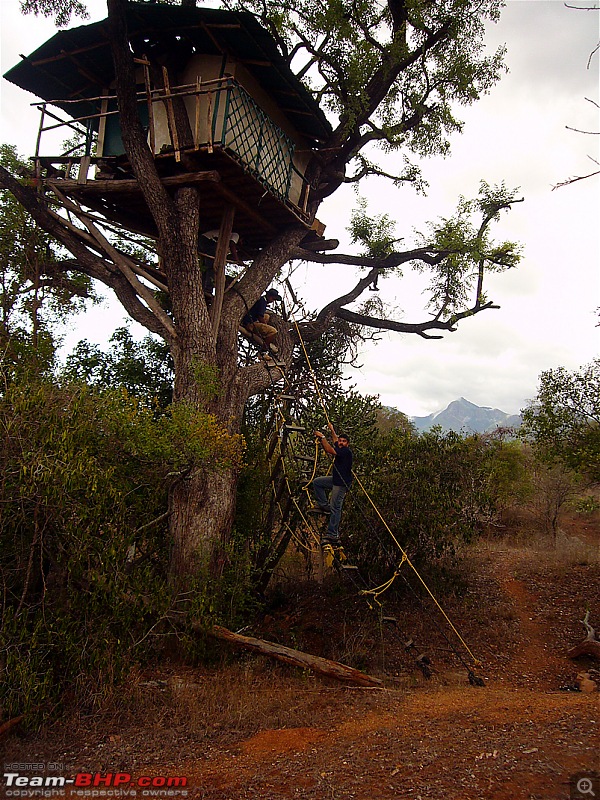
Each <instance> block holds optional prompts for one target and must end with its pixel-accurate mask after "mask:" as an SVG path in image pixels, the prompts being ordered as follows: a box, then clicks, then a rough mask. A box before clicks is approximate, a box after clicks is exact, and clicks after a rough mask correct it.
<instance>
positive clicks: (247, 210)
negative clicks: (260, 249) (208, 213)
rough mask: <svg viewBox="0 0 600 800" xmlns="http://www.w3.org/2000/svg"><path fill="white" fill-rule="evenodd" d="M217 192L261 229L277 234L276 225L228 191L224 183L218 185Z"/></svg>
mask: <svg viewBox="0 0 600 800" xmlns="http://www.w3.org/2000/svg"><path fill="white" fill-rule="evenodd" d="M216 188H217V191H218V192H219V194H221V195H222V196H223V197H224V198H225V199H226V200H229V202H230V203H233V205H234V206H236V207H237V208H238V209H239V210H240V211H243V212H244V214H246V215H247V216H249V217H250V219H253V220H254V221H255V222H256V223H258V225H260V227H261V228H262V229H263V230H265V231H267V232H268V233H270V234H273V235H274V234H276V233H277V228H276V227H275V226H274V225H271V223H270V222H268V220H266V219H265V217H263V216H262V214H260V213H259V212H258V211H256V210H255V209H254V208H253V207H252V206H251V205H250V204H249V203H246V202H245V201H244V200H242V199H240V197H239V195H236V193H235V192H233V191H232V190H231V189H228V188H227V186H225V185H224V184H223V183H222V182H220V183H219V184H217V187H216Z"/></svg>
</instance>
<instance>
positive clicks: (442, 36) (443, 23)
mask: <svg viewBox="0 0 600 800" xmlns="http://www.w3.org/2000/svg"><path fill="white" fill-rule="evenodd" d="M239 5H240V6H242V7H245V8H249V9H251V10H253V11H254V12H255V13H256V14H258V15H259V16H260V17H261V18H262V19H263V20H264V21H265V23H266V24H268V25H269V26H270V28H271V30H272V31H273V32H274V33H275V34H276V35H277V36H278V37H279V39H280V41H281V42H282V44H283V47H284V48H285V49H286V50H287V51H288V52H292V51H293V52H295V53H297V61H298V62H299V63H300V65H301V66H302V65H303V64H304V68H303V72H304V73H305V80H306V81H307V82H309V83H310V84H311V88H312V89H313V91H314V92H315V93H316V94H317V96H318V97H319V98H321V99H322V101H323V102H325V103H326V104H327V105H328V107H329V108H330V109H331V110H332V111H333V112H334V113H336V114H337V115H338V117H339V119H340V120H341V123H342V126H343V129H344V131H349V130H351V129H354V128H356V127H358V126H360V125H364V128H363V129H362V130H361V133H362V134H363V135H364V142H369V141H377V140H378V141H380V142H381V144H382V146H383V147H384V148H385V149H386V150H389V149H391V148H396V147H403V148H406V149H409V150H412V151H413V152H414V153H418V154H419V155H430V154H434V153H446V152H447V150H448V140H447V136H448V134H450V133H452V132H453V131H456V130H460V128H461V122H460V121H459V120H458V119H457V118H456V117H455V113H456V109H457V108H459V107H460V106H464V105H469V104H471V103H473V102H475V101H476V100H477V99H478V98H479V97H481V95H482V94H485V93H486V92H487V91H489V89H490V87H491V86H492V85H493V84H494V83H495V82H496V81H497V80H498V78H499V76H500V74H501V72H502V70H503V69H504V67H503V64H502V59H503V55H504V48H500V49H499V50H498V51H497V52H496V53H494V54H493V55H492V56H489V57H488V56H487V55H486V54H485V53H484V50H483V43H482V40H483V33H484V25H485V22H486V20H487V19H491V20H495V19H497V18H498V15H499V10H500V7H501V3H500V2H497V0H486V1H485V2H481V3H477V4H476V5H474V4H473V3H469V2H467V0H444V1H443V2H437V3H431V2H426V1H425V0H411V2H406V3H402V4H382V5H378V4H374V3H369V2H367V0H359V2H353V3H348V2H345V0H330V1H329V2H327V3H314V2H312V1H311V0H300V2H294V3H289V2H286V1H285V0H284V2H274V0H267V1H266V2H264V1H263V0H260V2H259V1H258V0H249V1H248V2H241V3H239ZM294 48H296V49H295V50H294ZM312 64H316V65H317V67H316V68H315V69H310V67H311V65H312ZM390 81H391V87H390V88H389V90H388V91H385V92H382V93H381V94H379V92H378V90H379V89H380V87H382V86H387V83H388V82H390ZM375 98H376V99H375ZM357 149H358V148H357Z"/></svg>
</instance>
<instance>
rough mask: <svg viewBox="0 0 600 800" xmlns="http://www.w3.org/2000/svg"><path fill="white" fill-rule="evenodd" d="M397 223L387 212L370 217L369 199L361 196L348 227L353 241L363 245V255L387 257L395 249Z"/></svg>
mask: <svg viewBox="0 0 600 800" xmlns="http://www.w3.org/2000/svg"><path fill="white" fill-rule="evenodd" d="M395 226H396V223H395V221H394V220H392V219H390V217H389V216H388V215H387V214H381V215H377V216H375V217H369V216H368V215H367V201H366V199H365V198H362V197H361V198H360V199H359V201H358V208H356V209H355V210H354V211H353V213H352V217H351V220H350V226H349V228H348V230H349V232H350V236H351V240H352V242H353V243H357V242H358V243H360V244H362V245H363V251H362V255H365V256H369V257H371V258H385V256H389V255H390V253H392V252H393V250H394V244H395V243H396V239H394V238H393V235H394V229H395Z"/></svg>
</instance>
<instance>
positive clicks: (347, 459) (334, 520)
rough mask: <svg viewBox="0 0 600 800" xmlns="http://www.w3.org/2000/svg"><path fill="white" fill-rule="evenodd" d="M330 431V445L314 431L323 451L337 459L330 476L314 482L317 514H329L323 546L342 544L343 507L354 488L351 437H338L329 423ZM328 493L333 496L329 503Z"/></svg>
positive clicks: (322, 436)
mask: <svg viewBox="0 0 600 800" xmlns="http://www.w3.org/2000/svg"><path fill="white" fill-rule="evenodd" d="M328 427H329V430H330V431H331V439H332V442H333V444H330V443H329V441H328V440H327V437H326V436H325V435H324V434H323V433H321V431H315V436H316V437H317V439H319V441H320V442H321V445H322V446H323V450H325V452H326V453H327V454H328V455H330V456H334V460H333V470H332V474H331V475H323V476H320V477H318V478H315V479H314V481H313V489H314V492H315V497H316V500H317V505H318V507H319V508H318V511H320V512H321V513H324V514H330V517H329V525H328V526H327V533H326V534H325V536H324V537H323V543H324V544H334V545H336V544H339V542H340V533H339V527H340V519H341V516H342V506H343V504H344V498H345V497H346V493H347V491H348V489H349V488H350V486H351V485H352V458H353V457H352V450H351V449H350V447H349V446H348V444H349V443H348V436H347V435H346V434H345V433H340V434H339V436H338V434H337V433H336V432H335V429H334V427H333V425H332V423H331V422H330V423H329V424H328ZM327 492H330V496H329V500H328V498H327Z"/></svg>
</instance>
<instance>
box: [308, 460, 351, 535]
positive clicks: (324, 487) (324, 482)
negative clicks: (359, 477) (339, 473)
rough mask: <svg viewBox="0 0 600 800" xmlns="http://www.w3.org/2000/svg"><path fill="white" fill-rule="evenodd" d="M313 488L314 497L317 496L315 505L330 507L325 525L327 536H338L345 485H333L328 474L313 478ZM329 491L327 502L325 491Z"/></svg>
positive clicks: (345, 490)
mask: <svg viewBox="0 0 600 800" xmlns="http://www.w3.org/2000/svg"><path fill="white" fill-rule="evenodd" d="M313 487H314V490H315V497H316V498H317V505H319V506H321V507H323V506H327V505H329V506H330V508H331V516H330V517H329V525H328V526H327V533H328V534H329V536H339V535H340V534H339V527H340V518H341V516H342V506H343V505H344V497H345V496H346V492H347V491H348V490H347V489H346V487H345V486H334V485H333V478H332V477H331V476H330V475H328V476H326V477H322V478H315V479H314V481H313ZM329 491H330V492H331V495H330V496H329V503H328V502H327V492H329Z"/></svg>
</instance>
